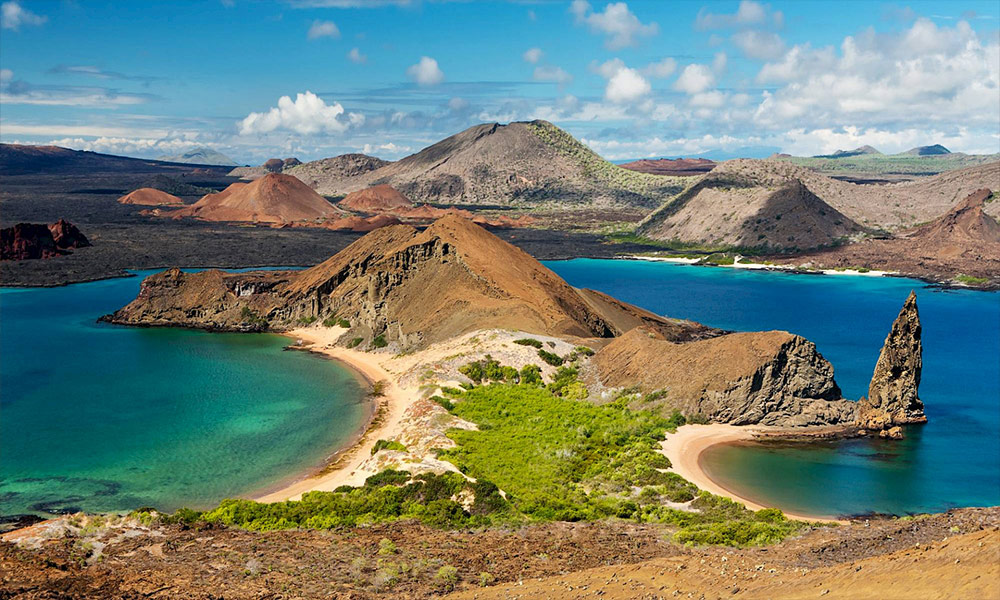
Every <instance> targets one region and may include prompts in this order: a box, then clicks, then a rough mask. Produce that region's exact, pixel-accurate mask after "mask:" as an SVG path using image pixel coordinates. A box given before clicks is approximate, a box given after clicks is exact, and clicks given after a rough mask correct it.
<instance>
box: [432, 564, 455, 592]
mask: <svg viewBox="0 0 1000 600" xmlns="http://www.w3.org/2000/svg"><path fill="white" fill-rule="evenodd" d="M434 581H436V582H437V583H438V585H439V586H440V587H441V588H442V589H444V590H446V591H451V590H453V589H455V584H457V583H458V569H456V568H455V567H453V566H451V565H445V566H443V567H441V568H440V569H438V571H437V573H435V574H434Z"/></svg>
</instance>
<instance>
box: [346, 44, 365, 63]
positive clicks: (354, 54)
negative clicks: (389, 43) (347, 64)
mask: <svg viewBox="0 0 1000 600" xmlns="http://www.w3.org/2000/svg"><path fill="white" fill-rule="evenodd" d="M347 60H349V61H351V62H352V63H354V64H356V65H361V64H364V63H366V62H368V56H366V55H364V54H362V53H361V50H359V49H358V48H351V49H350V51H349V52H348V53H347Z"/></svg>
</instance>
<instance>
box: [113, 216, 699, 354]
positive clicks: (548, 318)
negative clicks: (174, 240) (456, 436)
mask: <svg viewBox="0 0 1000 600" xmlns="http://www.w3.org/2000/svg"><path fill="white" fill-rule="evenodd" d="M330 317H336V319H337V320H340V319H343V320H346V321H348V322H349V323H350V329H351V331H350V332H349V333H348V334H347V335H345V337H344V338H343V339H344V340H345V341H347V340H352V339H354V338H361V339H362V340H365V341H369V342H370V341H374V340H375V338H377V337H379V336H381V337H382V339H384V340H385V341H386V342H387V343H389V344H393V345H394V347H395V348H398V349H403V348H413V347H419V346H422V345H425V344H428V343H433V342H436V341H441V340H444V339H448V338H451V337H454V336H456V335H460V334H462V333H466V332H469V331H474V330H478V329H488V328H504V329H517V330H521V331H526V332H531V333H539V334H549V335H560V336H576V337H582V338H589V337H613V336H615V335H620V334H621V333H624V331H625V330H624V329H623V327H627V326H629V325H630V324H632V323H638V322H643V323H646V324H647V326H648V327H651V328H653V329H654V330H656V331H659V332H661V334H662V335H664V336H666V337H668V338H670V339H687V338H691V337H707V336H711V335H716V334H717V333H718V332H717V331H716V330H713V329H711V328H708V327H705V326H703V325H698V324H696V323H688V322H684V321H673V320H669V319H664V318H662V317H658V316H656V315H653V314H652V313H648V312H647V311H643V310H642V309H639V308H637V307H634V306H631V305H628V304H625V303H621V302H617V301H615V302H608V301H602V300H601V299H600V297H599V296H597V295H594V294H587V293H581V292H580V291H578V290H575V289H574V288H572V287H570V286H569V285H568V284H567V283H566V282H565V281H563V280H562V279H561V278H559V276H557V275H556V274H555V273H553V272H552V271H550V270H549V269H547V268H545V267H544V266H543V265H542V264H541V263H539V262H538V261H537V260H535V259H534V258H532V257H531V256H529V255H528V254H526V253H525V252H524V251H522V250H520V249H518V248H516V247H514V246H512V245H510V244H508V243H507V242H504V241H503V240H501V239H499V238H497V237H496V236H494V235H493V234H491V233H489V232H488V231H486V230H485V229H483V228H481V227H479V226H478V225H475V224H474V223H471V222H469V221H467V220H465V219H461V218H459V217H454V216H451V217H445V218H443V219H440V220H438V221H436V222H435V223H434V224H433V225H431V226H430V227H428V228H427V229H426V230H424V231H423V232H419V231H417V230H416V229H414V228H413V227H409V226H407V225H394V226H389V227H384V228H381V229H378V230H376V231H374V232H372V233H369V234H368V235H366V236H365V237H363V238H361V239H360V240H358V241H356V242H355V243H353V244H351V245H350V246H348V247H347V248H345V249H344V250H342V251H341V252H339V253H338V254H336V255H335V256H333V257H331V258H330V259H328V260H326V261H325V262H323V263H321V264H319V265H316V266H315V267H312V268H310V269H306V270H304V271H299V272H293V273H278V272H273V271H271V272H269V271H262V272H251V273H235V274H225V273H222V272H220V271H203V272H200V273H194V274H185V273H181V272H180V271H178V270H176V269H174V270H170V271H166V272H164V273H159V274H157V275H153V276H151V277H149V278H147V279H146V281H144V282H143V286H142V291H141V293H140V294H139V297H138V298H136V299H135V300H134V301H132V302H131V303H130V304H129V305H128V306H126V307H124V308H122V309H121V310H119V311H118V312H116V313H115V314H114V315H112V316H111V317H110V318H111V320H113V321H115V322H118V323H124V324H133V325H178V326H188V327H201V328H208V329H227V330H235V331H244V330H260V329H274V330H281V329H287V328H290V327H293V326H295V325H298V324H303V323H310V322H313V321H316V320H320V321H323V320H325V319H328V318H330Z"/></svg>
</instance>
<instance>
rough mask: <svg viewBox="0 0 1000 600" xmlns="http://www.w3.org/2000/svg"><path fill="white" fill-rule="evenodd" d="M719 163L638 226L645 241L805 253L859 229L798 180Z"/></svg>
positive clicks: (852, 233)
mask: <svg viewBox="0 0 1000 600" xmlns="http://www.w3.org/2000/svg"><path fill="white" fill-rule="evenodd" d="M735 163H737V161H731V162H727V163H724V164H723V165H721V166H719V167H718V168H716V169H715V170H714V171H712V172H711V173H709V174H708V175H706V176H705V177H703V178H702V179H701V180H700V181H699V182H698V183H696V184H695V185H693V186H692V187H690V188H688V189H687V190H685V191H684V192H682V193H681V194H679V195H678V196H677V197H675V198H674V199H673V200H671V201H670V202H669V203H668V204H666V205H664V206H663V207H661V208H660V209H659V210H657V211H655V212H653V213H652V214H651V215H650V216H648V217H647V218H646V219H644V220H643V222H642V223H640V225H639V228H638V232H639V233H640V234H641V235H643V236H646V237H649V238H652V239H656V240H663V241H677V242H683V243H694V244H701V245H712V246H735V247H748V248H750V247H753V248H757V247H766V248H772V249H809V248H817V247H821V246H830V245H832V244H834V243H836V242H838V241H839V240H842V239H844V238H847V237H848V236H851V235H855V234H858V233H860V232H862V231H863V230H864V229H863V228H862V227H861V226H860V225H858V224H857V223H855V222H854V221H852V220H851V219H849V218H847V217H846V216H844V215H843V214H841V213H840V212H839V211H837V210H836V209H834V208H833V207H831V206H830V205H829V204H827V203H826V202H824V201H823V200H822V199H820V198H819V197H818V196H817V195H816V194H815V193H813V192H812V191H811V190H810V188H809V187H808V186H807V185H806V184H805V183H804V182H803V181H801V180H799V179H796V178H788V179H778V178H775V177H773V176H769V175H773V174H771V173H764V174H761V173H754V172H751V171H748V170H746V169H744V168H742V167H743V165H740V164H735Z"/></svg>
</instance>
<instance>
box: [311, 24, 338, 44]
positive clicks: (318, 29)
mask: <svg viewBox="0 0 1000 600" xmlns="http://www.w3.org/2000/svg"><path fill="white" fill-rule="evenodd" d="M306 37H308V38H309V39H310V40H317V39H319V38H323V37H330V38H334V39H337V38H339V37H340V29H338V28H337V24H336V23H334V22H333V21H313V23H312V25H311V26H310V27H309V33H308V34H307V35H306Z"/></svg>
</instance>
